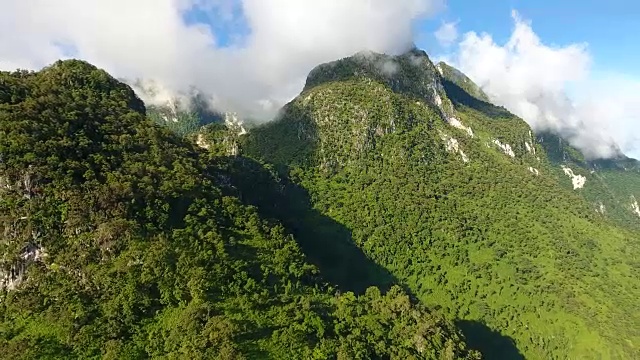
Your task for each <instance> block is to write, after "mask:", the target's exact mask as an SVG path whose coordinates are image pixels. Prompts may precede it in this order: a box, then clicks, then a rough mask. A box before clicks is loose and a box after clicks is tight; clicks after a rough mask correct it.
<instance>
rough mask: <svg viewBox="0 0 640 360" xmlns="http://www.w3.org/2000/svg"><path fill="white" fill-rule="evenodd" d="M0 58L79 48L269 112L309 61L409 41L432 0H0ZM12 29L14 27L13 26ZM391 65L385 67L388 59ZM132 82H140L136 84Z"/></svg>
mask: <svg viewBox="0 0 640 360" xmlns="http://www.w3.org/2000/svg"><path fill="white" fill-rule="evenodd" d="M0 6H1V8H2V11H1V12H0V44H1V45H2V46H0V68H2V69H5V70H13V69H15V68H26V69H39V68H41V67H43V66H45V65H48V64H50V63H52V62H54V61H56V60H58V59H60V58H68V57H74V58H80V59H83V60H87V61H89V62H91V63H93V64H95V65H96V66H99V67H101V68H104V69H106V70H107V71H109V72H110V73H112V74H113V75H114V76H116V77H118V78H124V79H129V80H130V82H131V83H134V82H135V81H139V84H143V83H144V84H145V85H146V86H147V88H148V87H149V86H152V87H153V94H154V95H153V96H151V95H150V94H148V93H144V92H142V93H141V97H143V100H145V101H147V102H150V103H154V102H165V101H166V100H167V97H170V96H173V95H176V94H180V93H183V94H188V93H189V92H190V91H192V89H193V87H195V88H197V89H199V90H200V91H202V92H203V93H206V94H210V96H211V100H212V102H213V104H214V106H216V107H217V108H219V109H222V110H225V111H236V112H240V113H241V114H243V115H244V116H249V117H254V118H257V119H269V118H270V117H271V116H272V115H273V114H274V113H275V112H276V111H277V110H278V109H279V108H280V107H281V106H282V105H283V104H284V103H286V102H287V101H289V100H291V99H292V98H293V97H294V96H296V95H297V94H298V93H299V91H300V90H301V89H302V87H303V85H304V80H305V78H306V76H307V74H308V73H309V71H310V70H312V69H313V67H315V66H316V65H318V64H320V63H324V62H327V61H332V60H336V59H338V58H342V57H346V56H350V55H352V54H354V53H356V52H358V51H362V50H371V51H375V52H384V53H390V54H396V53H401V52H404V51H406V50H408V49H409V48H410V47H411V46H412V45H413V38H414V31H413V30H414V29H413V25H414V22H415V21H416V20H419V19H421V18H424V17H426V16H430V15H432V14H433V13H434V12H435V11H437V10H438V9H439V8H441V7H442V6H443V4H442V2H441V1H440V0H395V1H387V0H349V1H344V0H135V1H131V0H92V1H86V0H20V1H11V0H0ZM16 34H20V36H16ZM388 70H389V71H392V70H393V69H392V67H390V68H388ZM137 90H138V91H140V88H138V89H137Z"/></svg>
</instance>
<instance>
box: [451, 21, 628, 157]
mask: <svg viewBox="0 0 640 360" xmlns="http://www.w3.org/2000/svg"><path fill="white" fill-rule="evenodd" d="M513 19H514V22H515V28H514V30H513V33H512V34H511V37H510V39H509V40H508V42H507V43H506V44H504V45H500V44H497V43H496V42H495V41H494V39H493V38H492V37H491V35H489V34H477V33H475V32H469V33H467V34H465V35H464V36H463V38H462V40H461V41H460V43H459V47H458V49H457V50H456V53H455V54H454V55H453V56H452V59H453V62H454V64H455V65H456V66H457V67H459V68H460V70H462V71H463V72H465V73H466V74H467V75H468V76H469V77H470V78H471V79H472V80H474V81H475V82H476V83H477V84H478V85H479V86H480V87H482V89H483V90H484V91H485V92H486V93H487V94H488V95H489V97H490V98H491V99H492V101H494V102H496V103H498V104H500V105H503V106H505V107H506V108H507V109H509V110H510V111H512V112H514V113H515V114H517V115H519V116H520V117H522V118H523V119H524V120H526V121H527V122H528V123H529V124H530V125H531V126H532V127H533V128H534V129H535V130H551V131H554V132H556V133H559V134H561V135H562V136H563V137H565V138H566V139H567V140H568V141H569V142H570V143H571V144H572V145H574V146H576V147H577V148H579V149H580V150H582V152H583V153H584V154H585V156H587V157H588V158H608V157H612V156H616V155H618V154H619V151H620V150H622V151H624V152H626V153H629V154H631V155H634V156H638V155H640V139H639V136H640V135H639V134H640V122H638V119H640V105H639V104H640V92H639V91H638V90H640V82H634V81H630V80H626V78H625V77H622V76H614V75H612V74H607V75H606V76H601V77H600V78H599V79H596V78H594V76H595V75H593V74H592V72H591V63H592V59H591V57H590V54H589V52H588V46H587V45H586V44H571V45H568V46H563V47H554V46H549V45H546V44H544V43H542V42H541V40H540V38H539V37H538V36H537V35H536V34H535V33H534V31H533V29H532V26H531V24H530V23H529V22H526V21H524V20H522V19H521V18H520V17H519V15H518V14H517V13H516V12H513Z"/></svg>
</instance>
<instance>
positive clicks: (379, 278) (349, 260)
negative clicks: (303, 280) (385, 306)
mask: <svg viewBox="0 0 640 360" xmlns="http://www.w3.org/2000/svg"><path fill="white" fill-rule="evenodd" d="M228 160H229V164H230V167H231V173H232V174H233V175H232V176H231V185H232V186H233V187H234V188H235V192H236V195H237V196H238V197H239V198H240V199H241V200H242V202H244V203H245V204H249V205H253V206H256V207H257V209H258V211H259V212H260V214H261V215H262V216H263V217H266V218H272V219H276V220H278V221H279V222H280V223H281V224H283V226H284V227H285V228H286V230H287V231H288V232H289V233H291V234H293V236H294V237H295V239H296V240H297V241H298V243H299V245H300V247H301V248H302V250H303V252H304V253H305V255H306V257H307V259H308V260H309V261H310V262H311V263H313V264H314V265H316V266H317V267H318V268H319V270H320V272H321V274H322V276H323V278H324V279H325V280H326V281H328V282H329V283H331V284H333V285H336V286H338V288H339V289H340V290H341V291H353V292H354V293H356V294H362V293H364V291H365V290H366V289H367V288H368V287H370V286H376V287H378V288H380V290H381V291H383V292H384V291H386V290H388V289H389V288H390V287H391V285H393V284H395V283H397V281H396V280H395V279H394V277H393V276H392V275H391V274H390V273H389V272H388V271H387V270H386V269H384V268H383V267H381V266H379V265H377V264H376V263H374V262H373V261H372V260H370V259H369V258H368V257H367V256H366V255H365V254H364V253H363V252H362V250H361V249H360V248H358V247H357V246H356V244H355V243H354V242H353V240H352V238H351V231H350V230H349V229H348V228H346V227H345V226H344V225H342V224H340V223H338V222H336V221H335V220H333V219H331V218H329V217H327V216H325V215H323V214H322V213H320V212H319V211H317V210H316V209H314V208H313V207H312V205H311V201H310V199H309V195H308V193H307V191H306V190H305V189H303V188H302V187H300V186H298V185H297V184H294V183H292V182H291V181H289V180H288V179H286V178H283V179H278V175H277V174H275V172H273V171H270V170H269V169H267V168H265V167H264V166H263V165H262V164H261V163H259V162H257V161H255V160H253V159H250V158H246V157H236V158H233V159H232V158H229V159H228Z"/></svg>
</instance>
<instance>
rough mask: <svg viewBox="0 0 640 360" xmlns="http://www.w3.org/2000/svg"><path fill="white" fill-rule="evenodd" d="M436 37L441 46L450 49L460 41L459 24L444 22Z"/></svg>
mask: <svg viewBox="0 0 640 360" xmlns="http://www.w3.org/2000/svg"><path fill="white" fill-rule="evenodd" d="M434 35H435V37H436V40H438V43H439V44H440V45H441V46H444V47H449V46H451V45H452V44H453V43H454V42H455V41H456V40H458V23H457V22H443V23H442V25H440V27H439V28H438V30H436V32H435V33H434Z"/></svg>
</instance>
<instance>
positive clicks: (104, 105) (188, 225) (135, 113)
mask: <svg viewBox="0 0 640 360" xmlns="http://www.w3.org/2000/svg"><path fill="white" fill-rule="evenodd" d="M145 111H146V110H145V107H144V105H143V103H142V101H140V100H139V99H138V98H137V97H136V96H135V94H134V93H133V91H132V90H131V89H130V88H129V87H128V86H126V85H124V84H122V83H120V82H118V81H116V80H115V79H113V78H112V77H111V76H109V75H108V74H107V73H105V72H104V71H102V70H99V69H96V68H95V67H93V66H91V65H89V64H87V63H84V62H81V61H64V62H58V63H56V64H54V65H52V66H51V67H48V68H45V69H43V70H42V71H40V72H37V73H32V72H16V73H5V72H0V254H1V256H0V358H5V359H36V358H46V359H51V358H65V359H74V358H78V359H86V358H105V359H146V358H198V359H204V358H212V359H243V358H247V359H256V358H265V359H309V358H313V359H336V358H337V359H368V358H391V359H400V358H402V359H409V358H416V359H417V358H425V359H457V358H464V359H472V358H477V356H478V354H477V353H475V352H469V351H468V350H466V347H465V344H464V342H463V341H462V339H461V337H460V334H459V332H458V331H457V330H456V329H455V327H454V326H453V325H452V323H451V322H448V321H445V320H443V319H442V318H441V317H438V316H436V315H434V314H433V313H432V312H430V311H428V310H427V309H425V308H424V307H423V306H421V305H415V304H413V303H412V301H411V299H410V296H409V295H407V294H406V293H405V292H404V291H403V290H401V288H400V287H398V286H391V287H390V289H389V291H387V292H386V293H382V292H381V291H380V290H378V289H376V288H368V289H366V290H364V291H363V292H362V293H361V294H360V295H355V294H354V293H352V292H340V293H339V292H337V291H336V290H335V289H334V287H333V286H332V285H330V284H327V283H326V282H325V281H324V280H322V279H321V278H319V276H318V275H319V274H318V270H317V268H316V267H315V266H313V265H310V264H309V263H308V262H307V260H306V257H305V255H304V254H303V253H302V251H301V249H300V247H299V246H298V244H297V243H296V242H295V240H294V238H293V237H292V236H291V235H290V234H289V233H288V232H287V230H286V229H285V228H284V227H283V226H282V225H279V224H278V223H276V222H273V221H268V220H266V219H264V218H263V217H261V216H260V214H259V212H258V210H257V209H256V208H255V207H251V206H246V205H244V204H243V203H242V201H241V200H240V199H238V198H237V197H235V196H233V195H232V194H233V193H234V192H236V190H234V189H233V188H232V187H231V184H230V183H229V181H230V179H231V178H233V179H238V177H239V178H242V179H244V176H245V175H243V174H241V173H239V172H237V171H236V172H234V173H229V172H228V170H227V168H226V165H225V164H226V161H227V160H226V159H225V158H220V157H218V156H214V153H213V152H212V153H209V152H205V151H201V150H200V149H199V148H197V147H196V146H195V144H193V145H191V144H189V143H187V142H185V141H183V140H181V139H180V138H179V137H177V136H176V135H174V134H172V133H171V132H170V131H168V130H166V129H162V128H161V127H159V126H156V125H154V123H153V122H152V121H151V120H148V119H146V118H145ZM209 130H211V134H212V136H211V137H210V138H207V139H205V141H210V142H211V141H212V142H215V141H217V140H219V139H223V140H226V139H228V138H227V137H225V136H226V135H224V134H223V135H222V137H216V136H214V135H215V134H217V132H216V129H209ZM207 134H209V133H207ZM216 139H217V140H216ZM215 149H218V148H215ZM223 149H224V148H223ZM246 175H250V174H246ZM245 181H249V180H248V179H245Z"/></svg>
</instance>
